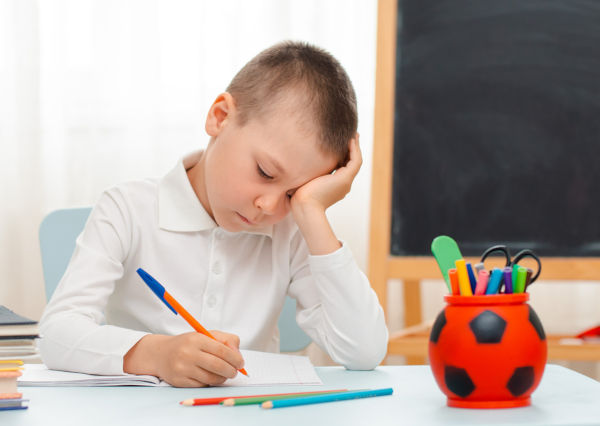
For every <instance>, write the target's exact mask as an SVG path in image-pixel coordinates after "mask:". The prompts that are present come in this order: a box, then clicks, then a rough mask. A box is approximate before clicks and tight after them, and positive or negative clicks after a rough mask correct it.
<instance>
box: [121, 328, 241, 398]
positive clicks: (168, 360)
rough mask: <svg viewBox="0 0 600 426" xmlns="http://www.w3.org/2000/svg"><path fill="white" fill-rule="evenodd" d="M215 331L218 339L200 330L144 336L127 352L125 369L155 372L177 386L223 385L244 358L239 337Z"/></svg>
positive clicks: (214, 334) (235, 371)
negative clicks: (198, 331)
mask: <svg viewBox="0 0 600 426" xmlns="http://www.w3.org/2000/svg"><path fill="white" fill-rule="evenodd" d="M211 334H212V335H213V336H215V338H216V339H217V340H213V339H211V338H210V337H207V336H205V335H203V334H200V333H196V332H190V333H185V334H180V335H178V336H163V335H152V334H150V335H147V336H144V337H143V338H142V339H140V341H139V342H138V343H137V344H136V345H135V346H134V347H133V348H131V350H130V351H129V352H128V353H127V355H125V358H124V362H123V369H124V371H125V372H128V373H133V374H152V375H155V376H158V377H160V378H161V379H162V380H164V381H166V382H167V383H169V384H170V385H172V386H177V387H204V386H209V385H219V384H221V383H223V382H224V381H225V380H227V379H228V378H233V377H235V376H236V375H237V373H238V372H237V370H239V369H240V368H243V366H244V360H243V358H242V355H241V353H240V352H239V349H238V348H239V344H240V339H239V338H238V337H237V336H235V335H233V334H229V333H223V332H220V331H213V330H211Z"/></svg>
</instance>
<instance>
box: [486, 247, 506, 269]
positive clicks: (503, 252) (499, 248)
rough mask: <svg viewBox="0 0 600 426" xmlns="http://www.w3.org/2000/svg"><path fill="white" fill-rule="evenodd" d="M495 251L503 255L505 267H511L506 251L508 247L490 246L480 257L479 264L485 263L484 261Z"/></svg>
mask: <svg viewBox="0 0 600 426" xmlns="http://www.w3.org/2000/svg"><path fill="white" fill-rule="evenodd" d="M496 251H501V252H502V254H504V257H505V258H506V265H505V266H510V265H511V262H510V252H509V251H508V247H506V246H504V245H498V246H492V247H490V248H489V249H487V250H486V251H484V252H483V254H482V255H481V260H480V262H481V263H483V262H485V259H486V258H487V257H488V256H489V255H490V254H492V253H494V252H496Z"/></svg>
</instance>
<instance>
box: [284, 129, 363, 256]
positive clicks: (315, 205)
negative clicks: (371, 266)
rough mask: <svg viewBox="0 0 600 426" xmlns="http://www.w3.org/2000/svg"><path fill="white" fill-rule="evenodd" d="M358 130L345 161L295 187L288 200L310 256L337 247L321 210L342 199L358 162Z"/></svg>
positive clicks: (359, 155) (359, 161) (331, 250)
mask: <svg viewBox="0 0 600 426" xmlns="http://www.w3.org/2000/svg"><path fill="white" fill-rule="evenodd" d="M358 138H359V135H358V133H357V134H356V136H355V137H354V138H353V139H351V140H350V143H349V149H348V161H347V162H346V164H345V165H343V166H342V167H340V168H338V169H336V170H335V171H334V173H332V174H328V175H324V176H319V177H317V178H315V179H313V180H311V181H309V182H307V183H306V184H304V185H302V186H301V187H300V188H298V189H297V190H296V192H295V193H294V195H292V199H291V210H292V215H293V216H294V220H295V221H296V223H297V224H298V227H299V228H300V231H301V232H302V235H303V236H304V239H305V241H306V243H307V245H308V248H309V250H310V253H311V254H313V255H323V254H328V253H331V252H333V251H335V250H337V249H338V248H339V247H340V242H339V241H338V240H337V238H336V236H335V234H334V233H333V230H332V229H331V226H330V225H329V222H328V221H327V217H326V216H325V210H327V208H328V207H330V206H331V205H333V204H335V203H337V202H338V201H340V200H341V199H343V198H344V197H345V196H346V194H348V192H350V188H351V187H352V182H353V181H354V178H355V177H356V175H357V173H358V171H359V170H360V166H361V165H362V155H361V152H360V147H359V145H358Z"/></svg>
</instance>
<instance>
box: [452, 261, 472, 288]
mask: <svg viewBox="0 0 600 426" xmlns="http://www.w3.org/2000/svg"><path fill="white" fill-rule="evenodd" d="M454 263H455V264H456V272H457V274H458V288H459V290H460V295H461V296H473V291H472V290H471V282H470V281H469V273H468V272H467V261H466V260H465V259H458V260H457V261H456V262H454Z"/></svg>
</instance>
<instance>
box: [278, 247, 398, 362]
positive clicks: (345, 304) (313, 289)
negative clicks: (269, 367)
mask: <svg viewBox="0 0 600 426" xmlns="http://www.w3.org/2000/svg"><path fill="white" fill-rule="evenodd" d="M298 244H299V243H298ZM305 256H306V255H305V252H304V249H303V247H302V244H299V248H298V249H297V251H296V253H295V257H294V261H293V262H292V268H293V270H292V272H293V281H292V283H291V285H290V289H289V294H290V295H291V296H292V297H294V298H296V299H297V300H298V310H297V315H296V321H297V322H298V324H299V325H300V327H302V329H304V330H305V332H306V333H307V334H308V335H309V336H310V337H311V338H312V339H313V340H314V341H315V342H316V343H317V344H318V345H319V346H320V347H321V348H322V349H323V350H325V351H326V352H327V353H328V354H329V355H330V356H331V358H332V359H333V360H334V361H335V362H337V363H340V364H342V365H344V366H345V367H346V368H348V369H354V370H368V369H372V368H374V367H376V366H377V365H378V364H379V363H380V362H381V361H382V360H383V358H384V357H385V354H386V351H387V341H388V330H387V327H386V324H385V316H384V313H383V309H382V308H381V305H380V304H379V301H378V299H377V296H376V294H375V292H374V291H373V289H372V288H371V286H370V284H369V281H368V279H367V277H366V276H365V275H364V273H363V272H362V271H361V270H360V269H359V267H358V265H357V264H356V262H355V260H354V258H353V256H352V253H351V251H350V249H349V248H348V247H347V246H346V245H345V244H343V245H342V247H341V248H340V249H338V250H337V251H335V252H333V253H331V254H328V255H324V256H307V259H308V262H307V263H306V262H303V261H302V260H301V259H302V258H303V257H305ZM305 258H306V257H305Z"/></svg>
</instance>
